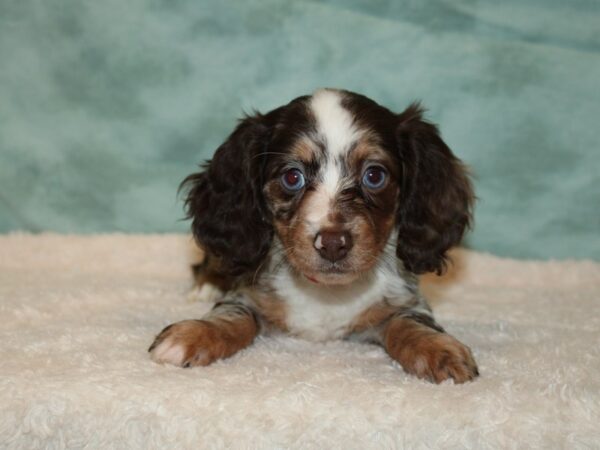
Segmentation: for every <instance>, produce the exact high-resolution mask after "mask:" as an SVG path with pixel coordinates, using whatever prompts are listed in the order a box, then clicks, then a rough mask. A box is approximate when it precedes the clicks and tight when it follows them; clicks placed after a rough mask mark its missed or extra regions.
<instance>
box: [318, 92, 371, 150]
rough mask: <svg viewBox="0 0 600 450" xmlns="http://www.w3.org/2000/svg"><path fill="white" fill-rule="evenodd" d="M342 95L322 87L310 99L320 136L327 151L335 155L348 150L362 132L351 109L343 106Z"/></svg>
mask: <svg viewBox="0 0 600 450" xmlns="http://www.w3.org/2000/svg"><path fill="white" fill-rule="evenodd" d="M342 95H343V94H342V93H340V92H338V91H334V90H331V89H320V90H318V91H316V92H315V93H314V94H313V96H312V99H311V101H310V108H311V110H312V113H313V115H314V116H315V119H316V126H317V132H318V133H319V137H321V138H322V139H323V140H324V144H325V147H326V151H327V153H328V154H330V155H331V156H333V157H336V156H339V155H342V154H343V153H345V152H347V151H348V149H350V147H351V146H352V144H353V143H354V142H356V141H357V140H358V138H359V137H360V134H361V133H360V130H359V129H358V128H356V126H355V125H354V123H353V122H354V120H353V117H352V114H350V111H348V110H347V109H346V108H344V107H343V106H342Z"/></svg>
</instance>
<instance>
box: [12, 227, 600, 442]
mask: <svg viewBox="0 0 600 450" xmlns="http://www.w3.org/2000/svg"><path fill="white" fill-rule="evenodd" d="M191 249H192V246H191V245H190V240H189V238H188V237H186V236H181V235H162V236H159V235H143V236H136V235H129V236H125V235H103V236H89V237H82V236H64V235H47V234H45V235H37V236H31V235H22V234H12V235H5V236H0V317H1V318H2V320H1V322H0V342H1V345H0V398H1V399H2V401H1V403H0V446H2V447H8V448H27V449H33V448H62V447H89V448H159V447H160V448H168V447H179V448H202V447H207V448H222V447H234V448H239V447H243V448H290V447H291V448H340V449H341V448H343V449H352V448H356V449H364V448H369V447H373V448H400V447H408V448H459V447H460V448H477V449H481V448H516V447H528V448H533V447H537V448H589V447H596V448H597V447H598V446H599V445H600V427H599V425H598V424H599V423H600V417H599V413H600V376H599V373H600V358H599V356H600V331H599V330H600V264H598V263H593V262H586V261H565V262H531V261H515V260H509V259H500V258H497V257H494V256H490V255H485V254H480V253H473V252H468V251H464V250H463V251H456V252H455V253H454V259H455V262H456V264H455V266H454V269H453V270H452V271H451V272H450V273H449V274H448V275H446V276H445V277H443V278H435V277H427V278H425V279H424V280H423V285H424V289H425V290H426V292H427V293H428V295H429V297H430V298H431V299H432V301H431V303H432V305H433V307H434V310H435V312H436V315H437V318H438V320H439V321H440V322H441V323H442V324H443V325H444V326H445V327H446V328H447V329H448V330H449V331H450V332H451V333H453V334H454V335H456V336H457V337H458V338H459V339H461V340H463V341H464V342H465V343H467V344H468V345H470V346H471V348H472V349H473V351H474V354H475V356H476V358H477V360H478V362H479V367H480V370H481V377H480V378H479V379H477V381H475V382H473V383H469V384H466V385H460V386H455V385H453V384H451V383H450V382H447V383H444V384H442V385H432V384H429V383H426V382H423V381H420V380H417V379H415V378H413V377H410V376H407V375H406V374H404V373H403V372H402V370H401V369H400V368H399V367H398V366H397V365H396V364H393V363H392V362H391V361H390V359H389V358H388V357H387V356H386V354H385V353H384V352H383V351H382V350H381V349H380V348H377V347H375V346H368V345H360V344H354V343H348V342H332V343H328V344H314V343H308V342H303V341H300V340H295V339H291V338H287V337H276V338H260V339H258V341H257V342H256V343H255V345H254V346H252V347H250V348H249V349H247V350H245V351H243V352H241V353H240V354H238V355H236V356H235V357H233V358H231V359H228V360H225V361H221V362H218V363H216V364H214V365H212V366H210V367H207V368H198V369H191V370H184V369H177V368H173V367H166V366H159V365H156V364H154V363H152V362H151V361H150V360H149V359H148V355H147V353H146V349H147V347H148V345H149V344H150V343H151V341H152V338H153V337H154V335H155V334H156V333H157V332H158V331H159V330H160V329H161V328H162V327H163V326H165V325H167V324H169V323H170V322H173V321H176V320H180V319H188V318H194V317H198V316H200V315H201V314H202V313H203V312H204V311H206V310H208V309H209V308H210V305H208V304H201V303H192V302H190V301H188V300H186V298H187V294H188V292H189V290H190V286H191V279H190V275H189V271H188V261H189V260H190V258H191V257H192V253H193V252H192V250H191Z"/></svg>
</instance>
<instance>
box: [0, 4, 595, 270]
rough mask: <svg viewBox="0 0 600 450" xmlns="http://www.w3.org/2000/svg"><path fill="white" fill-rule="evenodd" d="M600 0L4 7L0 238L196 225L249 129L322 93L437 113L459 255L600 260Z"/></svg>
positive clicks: (0, 11) (0, 28)
mask: <svg viewBox="0 0 600 450" xmlns="http://www.w3.org/2000/svg"><path fill="white" fill-rule="evenodd" d="M599 5H600V4H599V3H598V2H597V1H595V0H591V1H589V2H586V1H583V0H574V1H569V2H565V1H558V0H509V1H502V2H498V1H496V0H458V1H449V0H448V1H444V0H434V1H427V2H420V1H413V0H404V1H398V0H376V1H367V0H363V1H358V0H354V1H341V0H340V1H322V2H321V1H305V0H297V1H272V0H260V1H259V0H254V1H247V0H227V1H223V0H189V1H179V0H164V1H159V0H153V1H146V0H143V1H142V0H129V1H122V0H106V1H100V2H98V1H96V2H93V1H82V0H73V1H70V0H62V1H35V0H4V1H2V2H0V232H11V231H16V230H21V231H30V232H40V231H56V232H61V233H95V232H115V231H121V232H172V231H177V232H184V231H187V228H188V224H187V223H185V222H183V221H181V220H180V219H181V218H182V216H183V211H182V204H181V201H180V200H178V199H177V195H176V194H177V187H178V184H179V183H180V181H181V180H182V179H183V178H184V177H185V176H186V175H187V174H189V173H191V172H193V171H195V170H196V168H197V164H199V163H201V162H202V161H204V160H205V159H206V158H209V157H210V156H211V154H212V153H213V151H214V150H215V149H216V148H217V147H218V145H219V144H220V143H221V142H222V141H223V140H224V139H225V138H226V136H227V134H228V133H229V132H230V131H231V130H232V128H233V127H234V125H235V121H236V119H237V118H239V117H240V116H242V114H243V113H244V112H251V111H252V110H254V109H257V110H259V111H267V110H269V109H272V108H274V107H276V106H279V105H281V104H284V103H286V102H288V101H289V100H291V99H292V98H294V97H297V96H299V95H303V94H307V93H310V92H312V91H313V90H315V89H316V88H318V87H323V86H327V87H339V88H345V89H349V90H353V91H357V92H360V93H363V94H365V95H367V96H369V97H371V98H373V99H374V100H376V101H378V102H379V103H382V104H384V105H386V106H388V107H390V108H391V109H394V110H396V111H400V110H402V109H403V108H405V107H406V106H407V105H408V104H409V103H410V102H412V101H414V100H421V101H422V102H423V104H424V105H425V106H426V107H427V108H428V113H427V117H428V118H429V119H430V120H431V121H433V122H435V123H437V124H438V125H439V126H440V128H441V132H442V135H443V136H444V138H445V140H446V142H447V143H448V145H449V146H450V147H451V148H452V149H453V150H454V152H455V153H456V154H457V155H458V156H459V157H460V158H461V159H463V160H464V161H465V162H466V163H467V164H468V165H469V166H470V167H471V170H472V173H473V175H474V177H475V186H476V192H477V196H478V202H477V206H476V213H475V228H474V231H473V232H472V233H470V234H469V235H468V237H467V241H466V244H467V245H468V246H469V247H471V248H474V249H477V250H482V251H488V252H493V253H495V254H499V255H504V256H512V257H522V258H572V257H577V258H580V257H586V258H593V259H600V237H599V231H600V146H599V138H598V135H599V131H598V127H599V123H600V122H599V121H600V84H599V83H600V33H599V32H598V29H599V27H598V24H599V23H600V6H599Z"/></svg>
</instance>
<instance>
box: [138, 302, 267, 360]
mask: <svg viewBox="0 0 600 450" xmlns="http://www.w3.org/2000/svg"><path fill="white" fill-rule="evenodd" d="M259 329H260V325H259V321H258V317H257V314H256V312H255V311H254V310H253V309H252V308H250V307H249V306H247V305H245V304H244V303H243V302H242V301H241V299H240V298H236V297H232V298H231V299H227V298H226V299H224V300H223V301H220V302H218V303H216V304H215V306H214V308H213V309H212V311H211V312H210V313H209V314H208V315H206V316H205V317H204V318H202V319H201V320H184V321H182V322H177V323H174V324H171V325H169V326H168V327H166V328H165V329H164V330H162V331H161V332H160V334H159V335H158V336H157V337H156V339H155V340H154V342H153V343H152V345H151V346H150V348H149V349H148V351H149V352H150V357H151V358H152V360H154V361H155V362H157V363H168V364H173V365H175V366H180V367H194V366H207V365H209V364H211V363H212V362H214V361H216V360H217V359H222V358H228V357H229V356H232V355H233V354H235V353H237V352H238V351H240V350H242V349H243V348H246V347H247V346H249V345H250V344H251V343H252V341H253V340H254V338H255V337H256V335H257V334H258V332H259Z"/></svg>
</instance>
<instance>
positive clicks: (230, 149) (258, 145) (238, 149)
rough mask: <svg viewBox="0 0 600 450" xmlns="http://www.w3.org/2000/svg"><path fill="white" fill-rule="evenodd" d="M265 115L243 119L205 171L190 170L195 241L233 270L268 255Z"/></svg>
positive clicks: (189, 204)
mask: <svg viewBox="0 0 600 450" xmlns="http://www.w3.org/2000/svg"><path fill="white" fill-rule="evenodd" d="M269 135H270V130H269V127H268V126H267V123H266V116H263V115H261V114H258V113H257V114H255V115H253V116H249V117H246V118H245V119H243V120H242V121H241V122H240V124H239V125H238V126H237V128H236V129H235V130H234V132H233V133H232V134H231V135H230V136H229V138H228V139H227V140H226V141H225V142H224V143H223V144H221V146H220V147H219V148H218V149H217V151H216V152H215V154H214V157H213V159H212V160H211V161H209V162H208V163H207V164H206V165H205V171H204V172H200V173H196V174H192V175H190V176H188V177H187V178H186V179H185V180H184V181H183V183H182V184H181V186H182V187H184V188H187V189H188V191H187V197H186V200H185V206H186V211H187V215H188V218H191V219H192V232H193V234H194V237H195V238H196V241H197V242H198V243H199V244H200V246H201V247H202V248H204V249H205V250H206V251H207V252H208V253H209V254H210V255H212V256H215V257H217V258H218V265H219V270H220V271H222V272H224V273H227V274H229V275H242V274H244V273H248V272H253V271H255V270H256V269H257V268H258V267H259V265H260V263H261V262H262V260H263V259H264V258H265V256H266V255H267V253H268V251H269V248H270V246H271V241H272V237H273V227H272V225H271V220H270V216H269V212H268V209H267V208H266V205H265V204H264V198H263V195H262V184H263V180H262V172H263V166H264V162H265V158H266V148H267V146H268V141H269V139H270V136H269Z"/></svg>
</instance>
